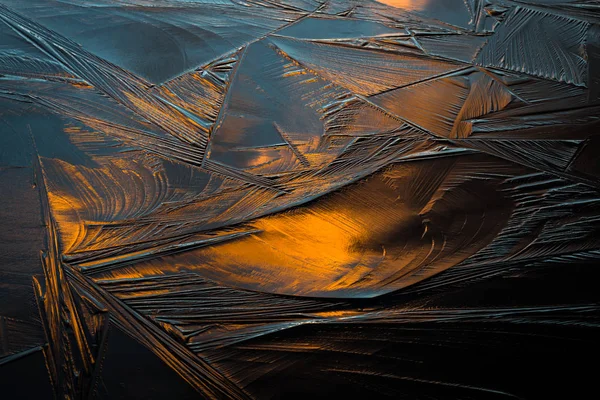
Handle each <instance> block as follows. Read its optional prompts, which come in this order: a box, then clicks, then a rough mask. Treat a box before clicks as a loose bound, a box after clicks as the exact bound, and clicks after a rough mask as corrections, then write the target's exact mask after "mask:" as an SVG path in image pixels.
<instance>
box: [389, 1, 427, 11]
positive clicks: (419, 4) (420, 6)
mask: <svg viewBox="0 0 600 400" xmlns="http://www.w3.org/2000/svg"><path fill="white" fill-rule="evenodd" d="M377 1H378V2H380V3H383V4H387V5H388V6H392V7H398V8H402V9H405V10H411V11H422V10H424V9H426V8H427V6H429V4H430V3H431V0H377Z"/></svg>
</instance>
